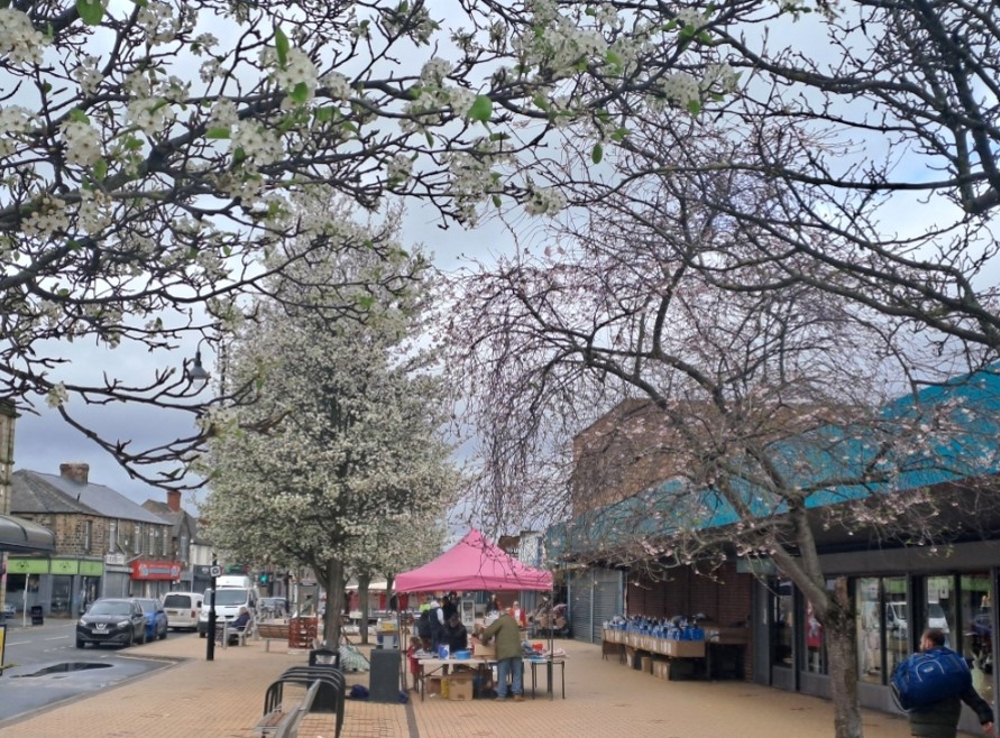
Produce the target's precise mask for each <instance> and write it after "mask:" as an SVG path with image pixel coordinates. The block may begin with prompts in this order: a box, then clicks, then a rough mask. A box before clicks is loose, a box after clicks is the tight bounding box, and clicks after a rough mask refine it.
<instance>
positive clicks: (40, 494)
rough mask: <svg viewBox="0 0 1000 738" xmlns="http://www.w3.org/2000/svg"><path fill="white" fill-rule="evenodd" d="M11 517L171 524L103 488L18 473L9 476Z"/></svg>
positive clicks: (29, 472) (64, 479)
mask: <svg viewBox="0 0 1000 738" xmlns="http://www.w3.org/2000/svg"><path fill="white" fill-rule="evenodd" d="M12 476H13V479H12V485H11V486H12V489H13V495H12V498H11V513H13V514H28V513H38V514H40V513H78V514H87V515H100V516H103V517H105V518H114V519H116V520H132V521H136V522H140V523H152V524H154V525H169V524H170V522H171V521H169V520H164V519H163V518H162V517H161V516H159V515H156V514H154V513H152V512H150V511H149V510H146V509H145V508H143V507H142V506H141V505H138V504H136V503H135V502H132V500H130V499H128V498H127V497H125V496H124V495H122V494H121V493H119V492H115V491H114V490H113V489H111V488H110V487H105V486H104V485H103V484H93V483H89V484H80V483H79V482H75V481H73V480H72V479H67V478H66V477H63V476H60V475H58V474H43V473H41V472H36V471H31V470H30V469H19V470H18V471H16V472H14V474H13V475H12Z"/></svg>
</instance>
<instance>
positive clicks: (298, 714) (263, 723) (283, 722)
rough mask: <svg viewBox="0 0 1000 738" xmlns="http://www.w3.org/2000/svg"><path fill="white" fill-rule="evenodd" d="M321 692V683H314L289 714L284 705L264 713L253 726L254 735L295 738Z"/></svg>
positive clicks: (269, 737)
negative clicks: (284, 709) (283, 707)
mask: <svg viewBox="0 0 1000 738" xmlns="http://www.w3.org/2000/svg"><path fill="white" fill-rule="evenodd" d="M319 690H320V683H319V682H314V683H313V684H312V685H310V687H309V689H308V690H307V691H306V693H305V696H304V697H303V698H302V701H301V702H299V704H298V705H296V706H295V707H294V708H292V709H291V710H289V711H288V712H285V711H283V709H282V705H278V706H276V707H275V708H274V709H272V710H271V711H270V712H266V713H264V716H263V717H262V718H261V719H260V720H258V721H257V723H256V724H255V725H254V726H253V731H254V733H255V734H257V735H260V736H264V737H265V738H295V736H296V735H298V730H299V725H300V724H301V723H302V720H303V719H304V718H305V716H306V715H308V714H309V711H310V710H311V709H312V706H313V702H315V700H316V695H317V694H319Z"/></svg>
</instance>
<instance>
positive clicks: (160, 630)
mask: <svg viewBox="0 0 1000 738" xmlns="http://www.w3.org/2000/svg"><path fill="white" fill-rule="evenodd" d="M135 601H136V602H138V603H139V607H141V608H142V614H143V615H145V616H146V640H147V641H152V640H156V639H157V638H159V639H160V640H163V639H164V638H166V637H167V613H166V612H165V611H164V609H163V605H161V604H160V601H159V600H155V599H152V598H148V597H137V598H136V600H135Z"/></svg>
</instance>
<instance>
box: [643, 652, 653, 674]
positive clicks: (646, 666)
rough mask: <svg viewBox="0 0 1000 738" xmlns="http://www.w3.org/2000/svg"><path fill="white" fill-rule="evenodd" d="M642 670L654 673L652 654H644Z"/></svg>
mask: <svg viewBox="0 0 1000 738" xmlns="http://www.w3.org/2000/svg"><path fill="white" fill-rule="evenodd" d="M642 671H643V673H645V674H652V673H653V657H652V656H643V657H642Z"/></svg>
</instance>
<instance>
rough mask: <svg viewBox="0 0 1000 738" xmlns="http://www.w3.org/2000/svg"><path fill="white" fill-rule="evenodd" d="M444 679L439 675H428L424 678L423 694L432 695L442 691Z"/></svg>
mask: <svg viewBox="0 0 1000 738" xmlns="http://www.w3.org/2000/svg"><path fill="white" fill-rule="evenodd" d="M443 681H444V679H443V678H442V677H439V676H430V677H425V678H424V694H425V695H427V696H428V697H432V696H434V695H440V694H441V692H442V687H443V685H442V682H443Z"/></svg>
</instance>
